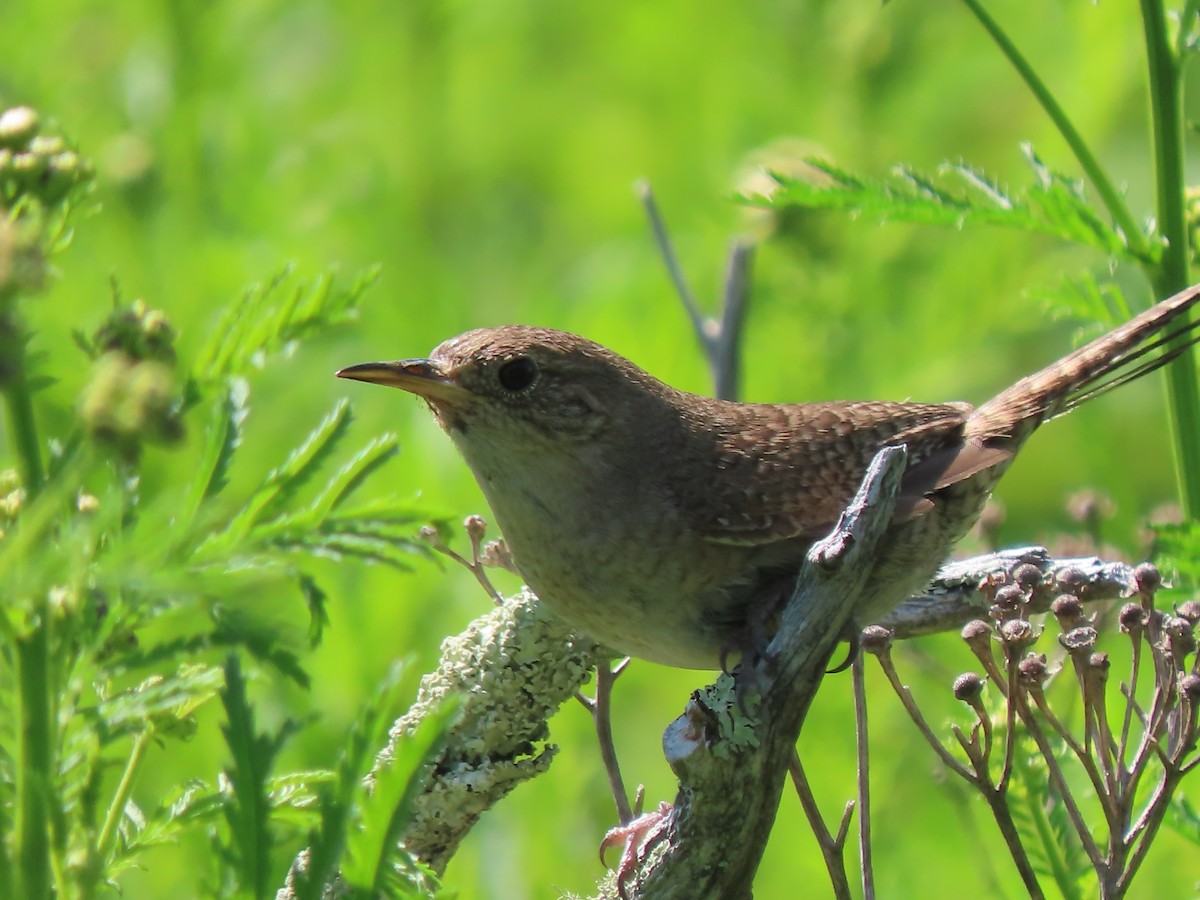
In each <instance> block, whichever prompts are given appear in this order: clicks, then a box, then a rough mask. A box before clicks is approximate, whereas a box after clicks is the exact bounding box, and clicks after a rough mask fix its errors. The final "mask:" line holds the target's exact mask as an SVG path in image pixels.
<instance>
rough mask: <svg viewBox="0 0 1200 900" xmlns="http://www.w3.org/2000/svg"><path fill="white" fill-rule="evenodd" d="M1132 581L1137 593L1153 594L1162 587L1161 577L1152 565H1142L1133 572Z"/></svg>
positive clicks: (1156, 568)
mask: <svg viewBox="0 0 1200 900" xmlns="http://www.w3.org/2000/svg"><path fill="white" fill-rule="evenodd" d="M1133 580H1134V583H1136V584H1137V589H1138V592H1139V593H1142V594H1153V593H1154V592H1155V591H1157V590H1158V589H1159V588H1160V587H1162V575H1161V574H1159V571H1158V567H1157V566H1155V565H1154V564H1153V563H1148V562H1146V563H1142V564H1141V565H1140V566H1138V567H1137V568H1136V569H1134V570H1133Z"/></svg>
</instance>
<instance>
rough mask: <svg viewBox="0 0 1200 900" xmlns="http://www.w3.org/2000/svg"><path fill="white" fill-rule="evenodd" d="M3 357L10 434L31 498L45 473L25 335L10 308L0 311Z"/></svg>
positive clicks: (0, 386)
mask: <svg viewBox="0 0 1200 900" xmlns="http://www.w3.org/2000/svg"><path fill="white" fill-rule="evenodd" d="M0 361H2V362H0V366H2V367H3V371H0V391H3V393H4V405H5V410H6V413H7V419H8V430H9V435H10V439H11V440H12V442H13V444H14V445H15V449H16V452H17V465H18V467H19V469H20V471H21V484H22V486H23V487H24V488H25V492H26V494H27V495H28V496H29V498H30V499H32V498H33V497H35V496H37V494H38V492H39V491H40V490H41V488H42V485H43V483H44V482H45V473H44V471H43V469H42V454H41V450H40V449H39V448H38V436H37V422H36V420H35V419H34V416H33V403H32V401H31V399H30V396H29V385H28V383H27V381H26V378H25V372H26V365H25V338H24V335H23V334H22V333H21V330H20V326H19V325H18V324H17V322H16V320H15V319H14V318H13V316H12V313H11V311H10V312H8V313H6V314H3V315H0Z"/></svg>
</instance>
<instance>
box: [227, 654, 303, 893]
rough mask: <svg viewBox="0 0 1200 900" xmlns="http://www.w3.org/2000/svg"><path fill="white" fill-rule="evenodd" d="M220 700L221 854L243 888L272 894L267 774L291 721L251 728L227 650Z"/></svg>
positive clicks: (240, 684) (246, 702) (233, 660)
mask: <svg viewBox="0 0 1200 900" xmlns="http://www.w3.org/2000/svg"><path fill="white" fill-rule="evenodd" d="M221 702H222V703H223V704H224V706H225V716H226V721H225V724H224V725H222V726H221V732H222V733H223V734H224V735H225V744H226V746H227V747H228V748H229V753H230V757H231V761H230V767H229V768H228V769H227V770H226V777H227V778H228V780H229V784H230V787H231V788H232V796H231V797H230V802H228V803H227V804H226V805H225V806H224V808H223V812H224V813H225V821H226V823H227V824H228V826H229V837H230V839H229V842H228V844H227V845H226V847H225V848H224V853H223V854H222V855H223V856H224V857H225V859H226V860H227V861H228V862H229V863H230V865H231V867H232V870H233V873H234V876H235V878H236V880H237V882H238V884H239V885H240V886H241V889H242V892H243V893H245V894H246V895H247V896H251V897H255V898H266V897H268V896H272V895H273V894H274V890H273V888H272V885H271V878H272V877H273V875H274V872H273V870H272V868H271V864H270V861H271V851H272V845H273V843H274V841H273V840H272V833H271V823H270V803H269V801H268V792H269V790H268V779H269V775H270V771H271V766H272V765H273V763H274V761H275V757H276V755H277V754H278V752H279V749H280V747H281V746H282V745H283V742H284V740H285V739H286V738H287V736H288V734H289V733H290V731H291V730H292V729H293V728H294V725H293V723H291V722H285V723H284V724H283V725H282V726H281V727H280V729H279V731H277V732H276V733H275V734H273V735H269V734H260V733H258V732H256V731H255V725H254V715H253V712H252V710H251V708H250V703H249V700H248V699H247V697H246V683H245V680H244V678H243V677H242V671H241V665H240V664H239V663H238V660H237V656H236V655H232V654H231V655H230V656H229V657H228V659H227V661H226V663H225V688H224V690H223V691H222V692H221Z"/></svg>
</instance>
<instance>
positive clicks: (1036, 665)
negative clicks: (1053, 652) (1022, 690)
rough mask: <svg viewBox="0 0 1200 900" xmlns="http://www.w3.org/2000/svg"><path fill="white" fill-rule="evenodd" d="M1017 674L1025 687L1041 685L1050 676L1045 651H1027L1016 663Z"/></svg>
mask: <svg viewBox="0 0 1200 900" xmlns="http://www.w3.org/2000/svg"><path fill="white" fill-rule="evenodd" d="M1017 674H1018V675H1019V676H1020V678H1021V682H1022V683H1023V684H1024V685H1025V686H1026V687H1041V686H1042V685H1043V684H1045V682H1046V679H1047V678H1049V677H1050V667H1049V666H1048V665H1047V664H1046V654H1045V653H1027V654H1025V658H1024V659H1022V660H1021V661H1020V662H1019V663H1018V664H1017Z"/></svg>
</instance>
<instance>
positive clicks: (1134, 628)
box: [1117, 602, 1150, 635]
mask: <svg viewBox="0 0 1200 900" xmlns="http://www.w3.org/2000/svg"><path fill="white" fill-rule="evenodd" d="M1148 621H1150V616H1149V615H1148V614H1147V613H1146V610H1145V609H1143V608H1142V604H1140V603H1132V602H1131V603H1126V604H1125V605H1124V606H1122V607H1121V612H1120V613H1119V614H1118V615H1117V622H1118V623H1119V624H1120V626H1121V631H1123V632H1125V633H1126V634H1131V635H1136V634H1140V633H1141V632H1142V630H1143V629H1144V628H1145V627H1146V623H1147V622H1148Z"/></svg>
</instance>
